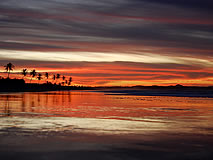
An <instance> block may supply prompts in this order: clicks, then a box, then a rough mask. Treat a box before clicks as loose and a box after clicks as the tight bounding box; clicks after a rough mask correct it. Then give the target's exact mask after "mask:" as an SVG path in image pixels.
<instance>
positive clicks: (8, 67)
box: [4, 63, 15, 78]
mask: <svg viewBox="0 0 213 160" xmlns="http://www.w3.org/2000/svg"><path fill="white" fill-rule="evenodd" d="M4 67H5V70H6V71H7V72H8V76H7V78H9V76H10V71H12V70H13V68H15V66H14V65H13V64H12V63H8V64H7V65H5V66H4Z"/></svg>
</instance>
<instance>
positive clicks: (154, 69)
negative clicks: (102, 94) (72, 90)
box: [0, 0, 213, 86]
mask: <svg viewBox="0 0 213 160" xmlns="http://www.w3.org/2000/svg"><path fill="white" fill-rule="evenodd" d="M8 62H11V63H13V64H14V65H15V66H16V68H15V70H14V73H17V72H20V70H21V69H23V68H28V70H29V71H30V70H31V69H34V68H35V69H36V70H37V71H38V72H49V73H50V74H51V75H53V74H55V73H60V74H62V75H65V76H72V77H73V83H74V84H76V85H91V86H111V85H116V86H117V85H119V86H120V85H122V86H132V85H175V84H183V85H198V86H210V85H213V1H212V0H1V1H0V71H1V72H5V71H4V67H3V66H4V65H5V64H7V63H8ZM1 75H4V73H0V76H1ZM12 76H18V75H15V74H13V75H12Z"/></svg>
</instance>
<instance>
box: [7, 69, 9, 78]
mask: <svg viewBox="0 0 213 160" xmlns="http://www.w3.org/2000/svg"><path fill="white" fill-rule="evenodd" d="M9 77H10V70H9V71H8V75H7V78H8V79H9Z"/></svg>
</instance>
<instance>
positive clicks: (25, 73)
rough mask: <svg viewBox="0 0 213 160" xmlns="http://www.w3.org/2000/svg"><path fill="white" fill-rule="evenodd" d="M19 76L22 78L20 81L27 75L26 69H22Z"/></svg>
mask: <svg viewBox="0 0 213 160" xmlns="http://www.w3.org/2000/svg"><path fill="white" fill-rule="evenodd" d="M21 74H22V75H23V78H22V79H24V77H25V76H26V75H27V69H26V68H24V69H23V70H22V73H21Z"/></svg>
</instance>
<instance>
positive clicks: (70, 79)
mask: <svg viewBox="0 0 213 160" xmlns="http://www.w3.org/2000/svg"><path fill="white" fill-rule="evenodd" d="M71 83H72V77H70V78H69V82H68V85H71Z"/></svg>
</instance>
